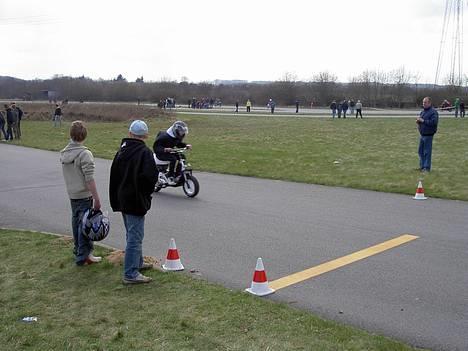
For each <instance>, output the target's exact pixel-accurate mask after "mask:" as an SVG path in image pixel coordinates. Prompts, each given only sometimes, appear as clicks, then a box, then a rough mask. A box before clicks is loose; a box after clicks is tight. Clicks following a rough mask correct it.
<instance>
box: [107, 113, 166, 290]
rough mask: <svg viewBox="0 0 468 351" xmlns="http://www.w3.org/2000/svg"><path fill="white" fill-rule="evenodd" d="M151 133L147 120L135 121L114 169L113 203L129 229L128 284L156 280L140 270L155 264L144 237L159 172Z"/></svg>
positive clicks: (110, 187)
mask: <svg viewBox="0 0 468 351" xmlns="http://www.w3.org/2000/svg"><path fill="white" fill-rule="evenodd" d="M147 137H148V126H147V125H146V123H145V122H143V121H140V120H136V121H133V122H132V124H131V125H130V128H129V132H128V137H127V138H124V139H122V142H121V143H120V149H119V151H118V152H117V153H116V155H115V157H114V160H113V161H112V165H111V171H110V181H109V200H110V204H111V207H112V210H113V211H114V212H122V217H123V222H124V225H125V231H126V247H125V259H124V274H123V283H124V284H142V283H149V282H151V281H152V279H151V278H150V277H147V276H144V275H143V274H141V273H140V271H141V270H144V269H149V268H151V267H152V266H150V265H149V264H145V263H144V262H143V238H144V236H145V215H146V213H147V212H148V210H149V209H150V208H151V194H152V193H153V191H154V186H155V184H156V180H157V174H158V169H157V168H156V162H155V161H154V157H153V152H152V151H151V150H150V149H149V148H148V147H147V146H146V144H145V139H146V138H147Z"/></svg>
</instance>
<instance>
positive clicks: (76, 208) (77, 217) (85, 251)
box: [70, 197, 94, 265]
mask: <svg viewBox="0 0 468 351" xmlns="http://www.w3.org/2000/svg"><path fill="white" fill-rule="evenodd" d="M70 203H71V209H72V230H73V242H74V244H75V247H74V249H73V253H74V254H75V262H76V264H77V265H83V264H84V263H85V260H86V258H87V257H88V256H89V254H90V253H91V252H92V251H93V248H94V246H93V242H92V241H91V240H89V239H88V238H86V237H85V236H84V235H83V232H82V230H81V225H82V219H83V214H84V213H85V211H86V210H87V209H89V208H91V207H92V206H93V198H92V197H88V198H86V199H70Z"/></svg>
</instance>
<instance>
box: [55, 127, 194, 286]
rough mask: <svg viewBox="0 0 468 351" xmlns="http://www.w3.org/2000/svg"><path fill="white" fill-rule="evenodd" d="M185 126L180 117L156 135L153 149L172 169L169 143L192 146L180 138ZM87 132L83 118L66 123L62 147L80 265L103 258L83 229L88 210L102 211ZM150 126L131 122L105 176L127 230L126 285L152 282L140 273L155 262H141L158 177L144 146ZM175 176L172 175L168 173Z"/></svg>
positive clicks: (75, 245) (172, 162)
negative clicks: (65, 142)
mask: <svg viewBox="0 0 468 351" xmlns="http://www.w3.org/2000/svg"><path fill="white" fill-rule="evenodd" d="M186 134H188V127H187V125H186V124H185V123H184V122H182V121H177V122H175V123H174V124H172V125H171V126H170V127H169V128H168V129H167V130H166V131H161V132H160V133H158V136H157V137H156V140H155V143H154V146H153V149H154V151H155V152H156V154H157V157H158V158H160V159H167V160H169V161H170V162H171V163H170V172H174V171H177V170H175V168H176V162H175V160H174V159H172V158H171V157H170V155H171V154H170V151H171V149H172V148H173V147H175V146H177V147H180V146H185V147H187V148H191V145H189V144H185V143H183V142H182V140H183V139H184V137H185V135H186ZM87 135H88V130H87V128H86V125H85V124H84V122H82V121H74V122H72V124H71V127H70V142H69V143H68V145H67V146H66V147H65V148H64V149H63V150H62V151H61V157H60V161H61V163H62V171H63V177H64V179H65V185H66V189H67V193H68V197H69V199H70V204H71V211H72V232H73V239H74V240H73V241H74V255H75V263H76V265H78V266H85V265H90V264H93V263H98V262H101V261H102V257H98V256H94V255H93V249H94V247H93V242H92V241H91V240H90V239H89V238H88V237H87V236H86V235H84V233H83V229H82V220H83V215H84V214H85V213H86V212H87V211H88V210H90V209H93V210H94V211H100V209H101V201H100V197H99V193H98V191H97V187H96V182H95V180H94V179H95V178H94V173H95V163H94V158H93V154H92V153H91V151H90V150H89V149H88V148H87V147H85V146H84V142H85V139H86V137H87ZM148 135H149V131H148V126H147V124H146V123H145V122H144V121H141V120H135V121H133V122H132V123H131V124H130V127H129V129H128V136H127V137H125V138H123V139H122V141H121V143H120V148H119V150H118V151H117V153H116V154H115V157H114V159H113V161H112V165H111V170H110V180H109V200H110V206H111V207H112V210H113V211H114V212H121V213H122V218H123V223H124V226H125V230H126V248H125V257H124V272H123V283H124V284H141V283H149V282H151V280H152V279H151V277H147V276H145V275H143V274H142V273H141V272H142V271H143V270H146V269H151V268H153V266H152V265H151V264H147V263H145V262H144V261H143V251H142V244H143V238H144V224H145V215H146V213H147V212H148V210H149V209H150V208H151V195H152V193H153V191H154V186H155V184H156V181H157V174H158V171H157V168H156V163H155V160H154V157H153V152H152V151H151V150H150V149H149V148H148V147H147V146H146V144H145V139H147V138H148ZM172 174H174V173H172Z"/></svg>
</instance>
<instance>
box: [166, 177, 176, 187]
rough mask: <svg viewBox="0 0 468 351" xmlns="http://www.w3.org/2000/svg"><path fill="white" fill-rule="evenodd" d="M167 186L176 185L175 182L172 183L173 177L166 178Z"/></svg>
mask: <svg viewBox="0 0 468 351" xmlns="http://www.w3.org/2000/svg"><path fill="white" fill-rule="evenodd" d="M167 184H169V185H176V182H175V181H174V177H167Z"/></svg>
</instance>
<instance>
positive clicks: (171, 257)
mask: <svg viewBox="0 0 468 351" xmlns="http://www.w3.org/2000/svg"><path fill="white" fill-rule="evenodd" d="M162 268H163V269H164V270H166V271H183V270H184V266H183V265H182V262H180V257H179V252H178V251H177V247H176V244H175V240H174V239H171V242H170V243H169V250H167V257H166V263H164V264H163V265H162Z"/></svg>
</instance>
